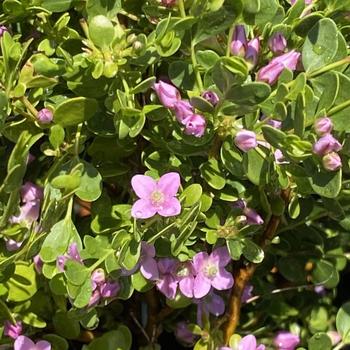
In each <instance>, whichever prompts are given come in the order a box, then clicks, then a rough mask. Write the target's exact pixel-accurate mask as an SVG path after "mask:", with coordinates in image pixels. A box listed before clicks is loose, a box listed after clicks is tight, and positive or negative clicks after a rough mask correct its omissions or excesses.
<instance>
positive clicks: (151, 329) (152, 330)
mask: <svg viewBox="0 0 350 350" xmlns="http://www.w3.org/2000/svg"><path fill="white" fill-rule="evenodd" d="M145 298H146V303H147V306H148V313H147V325H146V332H147V334H148V336H149V338H150V340H151V344H153V343H154V342H155V341H156V339H157V337H158V324H157V314H158V311H159V302H158V298H157V294H156V290H155V288H152V289H151V290H149V291H148V292H146V293H145Z"/></svg>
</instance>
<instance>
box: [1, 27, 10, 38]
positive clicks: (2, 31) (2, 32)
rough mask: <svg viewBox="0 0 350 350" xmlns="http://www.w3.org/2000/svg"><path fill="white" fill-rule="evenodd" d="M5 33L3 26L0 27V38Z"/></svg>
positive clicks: (6, 30) (5, 29)
mask: <svg viewBox="0 0 350 350" xmlns="http://www.w3.org/2000/svg"><path fill="white" fill-rule="evenodd" d="M5 32H8V29H7V27H6V26H4V25H0V38H1V37H2V36H3V35H4V33H5Z"/></svg>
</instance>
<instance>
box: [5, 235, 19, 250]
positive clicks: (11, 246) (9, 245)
mask: <svg viewBox="0 0 350 350" xmlns="http://www.w3.org/2000/svg"><path fill="white" fill-rule="evenodd" d="M4 240H5V246H6V249H7V250H8V251H9V252H14V251H16V250H18V249H19V248H21V246H22V244H23V241H19V242H18V241H15V240H14V239H12V238H4Z"/></svg>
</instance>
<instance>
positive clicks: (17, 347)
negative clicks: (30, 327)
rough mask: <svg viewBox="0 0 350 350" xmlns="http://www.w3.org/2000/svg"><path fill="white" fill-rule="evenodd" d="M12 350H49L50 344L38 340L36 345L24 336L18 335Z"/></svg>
mask: <svg viewBox="0 0 350 350" xmlns="http://www.w3.org/2000/svg"><path fill="white" fill-rule="evenodd" d="M14 350H51V344H50V343H49V342H47V341H46V340H40V341H38V342H37V343H36V344H35V343H34V342H33V341H32V340H31V339H30V338H28V337H26V336H25V335H20V336H19V337H18V338H17V339H16V340H15V343H14Z"/></svg>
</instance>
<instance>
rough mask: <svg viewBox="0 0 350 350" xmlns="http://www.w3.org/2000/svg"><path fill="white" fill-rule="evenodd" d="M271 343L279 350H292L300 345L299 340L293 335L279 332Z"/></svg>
mask: <svg viewBox="0 0 350 350" xmlns="http://www.w3.org/2000/svg"><path fill="white" fill-rule="evenodd" d="M273 342H274V344H275V346H276V347H277V348H278V349H279V350H294V349H295V348H296V346H297V345H298V344H299V343H300V338H299V336H297V335H295V334H293V333H290V332H286V331H281V332H279V333H278V334H277V336H276V337H275V339H274V341H273Z"/></svg>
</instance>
